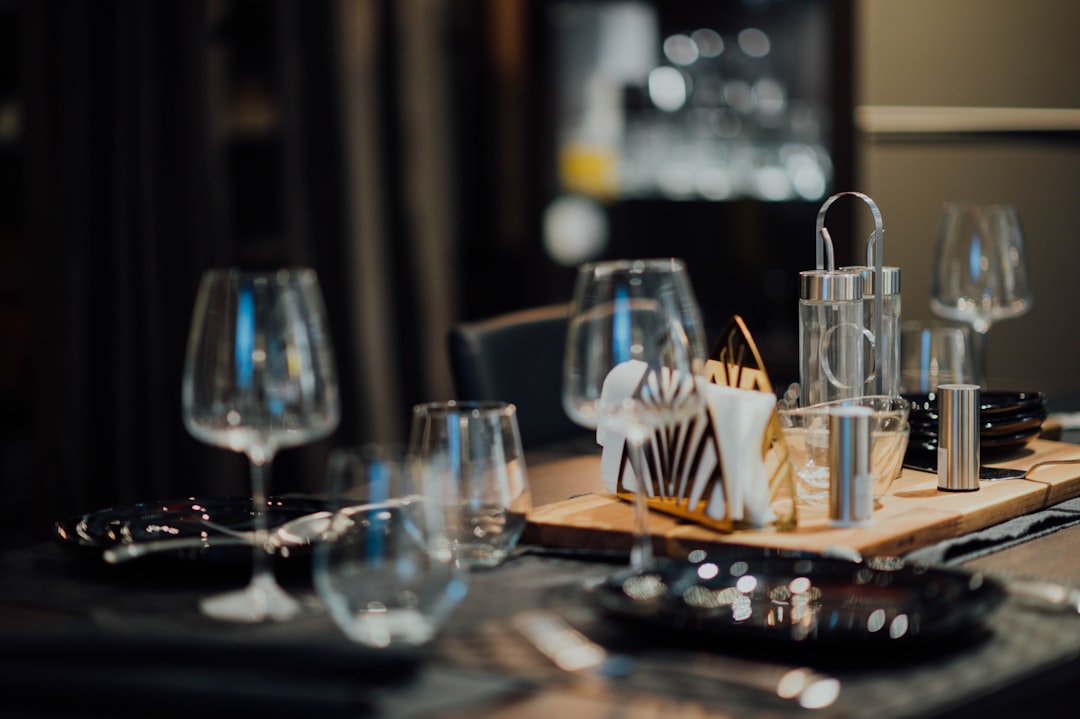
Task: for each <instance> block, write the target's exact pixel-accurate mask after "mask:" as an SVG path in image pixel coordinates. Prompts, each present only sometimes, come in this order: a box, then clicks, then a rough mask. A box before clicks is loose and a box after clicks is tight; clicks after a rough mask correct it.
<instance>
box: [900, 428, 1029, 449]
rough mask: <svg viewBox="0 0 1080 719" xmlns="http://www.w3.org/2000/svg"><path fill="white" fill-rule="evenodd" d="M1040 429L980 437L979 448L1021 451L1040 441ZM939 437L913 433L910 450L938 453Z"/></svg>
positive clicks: (981, 435)
mask: <svg viewBox="0 0 1080 719" xmlns="http://www.w3.org/2000/svg"><path fill="white" fill-rule="evenodd" d="M1040 431H1041V428H1040V427H1032V428H1029V429H1023V430H1019V431H1017V432H1014V433H1012V434H1004V435H990V436H988V435H983V434H980V435H979V447H980V448H981V449H983V450H994V451H1001V450H1006V449H1020V448H1021V447H1024V446H1026V445H1027V444H1029V443H1030V442H1032V441H1034V440H1036V439H1038V437H1039V432H1040ZM937 448H938V437H937V435H936V434H932V435H931V434H918V433H915V432H912V433H911V434H910V435H909V436H908V450H909V451H910V450H918V451H922V452H936V451H937Z"/></svg>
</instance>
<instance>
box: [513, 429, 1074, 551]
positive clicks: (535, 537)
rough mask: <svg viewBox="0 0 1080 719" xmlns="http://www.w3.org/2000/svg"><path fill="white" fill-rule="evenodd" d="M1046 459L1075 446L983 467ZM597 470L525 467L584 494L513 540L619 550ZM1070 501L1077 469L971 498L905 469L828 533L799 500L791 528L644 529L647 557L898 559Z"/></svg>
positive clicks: (668, 525)
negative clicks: (870, 514) (712, 552)
mask: <svg viewBox="0 0 1080 719" xmlns="http://www.w3.org/2000/svg"><path fill="white" fill-rule="evenodd" d="M1046 459H1080V445H1072V444H1065V443H1062V442H1054V441H1050V440H1044V439H1039V440H1035V441H1034V442H1033V443H1031V444H1030V445H1028V447H1026V448H1025V449H1024V450H1023V451H1022V452H1021V453H1018V454H1017V455H1016V456H1013V457H1011V458H1010V459H1009V460H1008V461H999V462H992V463H988V464H993V465H994V466H1007V467H1017V468H1026V467H1030V466H1031V465H1033V464H1035V463H1036V462H1040V461H1042V460H1046ZM599 473H600V458H599V456H596V457H577V458H573V459H570V460H559V461H555V462H552V463H549V464H544V465H542V466H539V467H536V468H535V470H534V468H533V467H530V468H529V475H530V483H531V484H533V485H534V486H536V487H537V488H539V484H540V483H542V482H544V481H545V479H548V478H550V481H552V482H558V483H559V484H560V485H562V486H564V487H572V486H576V487H579V488H581V489H583V490H584V491H586V492H588V493H587V494H582V495H580V496H576V497H571V498H569V499H562V500H558V501H554V502H552V503H550V504H545V505H540V506H537V507H536V508H535V509H534V510H533V511H532V512H530V514H529V524H528V527H527V528H526V531H525V536H524V539H523V541H526V542H529V543H532V544H538V545H541V546H548V547H561V548H587V549H620V550H624V549H629V547H630V543H631V532H632V527H633V507H632V506H631V505H630V503H628V502H625V501H623V500H620V499H617V498H616V497H615V496H614V495H612V494H609V493H607V492H604V491H603V490H602V489H601V488H600V487H601V485H600V481H599ZM575 478H576V481H575ZM590 489H592V490H593V491H589V490H590ZM1076 496H1080V464H1076V465H1060V466H1049V467H1044V468H1041V469H1039V470H1038V471H1036V472H1035V473H1034V474H1033V475H1032V477H1031V478H1029V479H1012V480H1003V481H997V482H982V483H981V484H980V489H979V490H978V491H974V492H943V491H940V490H938V488H937V475H936V474H931V473H928V472H919V471H915V470H908V469H905V470H904V472H903V473H902V474H901V476H900V477H898V478H897V479H896V481H895V482H893V484H892V487H891V488H890V489H889V491H888V493H887V494H886V495H885V497H884V498H883V499H882V501H881V504H880V506H879V507H878V509H877V510H875V512H874V518H873V521H872V523H871V524H870V525H869V526H866V527H857V528H842V529H838V528H833V527H831V526H830V525H829V523H828V515H827V511H826V509H825V508H824V507H809V506H806V505H803V504H800V505H799V526H798V528H797V529H795V530H794V531H791V532H778V531H773V530H762V531H760V532H756V531H750V532H739V533H735V534H723V533H720V532H716V531H714V530H710V529H708V528H706V527H703V526H700V525H696V524H689V523H685V522H680V521H678V520H676V519H674V518H672V517H670V516H666V515H663V514H660V513H657V512H651V513H650V532H651V534H652V537H653V545H654V549H655V551H656V553H657V554H659V555H666V556H681V555H685V553H686V552H687V551H689V550H690V549H694V548H704V549H708V548H710V547H713V546H716V545H721V544H746V545H753V546H764V547H775V548H780V549H801V550H807V551H812V552H820V551H824V550H826V549H828V548H831V547H844V548H850V549H854V550H856V551H858V552H860V553H861V554H863V555H866V556H872V555H882V554H895V555H899V554H905V553H907V552H910V551H913V550H915V549H919V548H921V547H924V546H927V545H930V544H933V543H935V542H938V541H941V540H944V539H949V538H952V537H957V536H960V535H963V534H967V533H969V532H973V531H976V530H979V529H983V528H985V527H989V526H991V525H993V524H997V523H999V522H1003V521H1005V520H1007V519H1011V518H1013V517H1018V516H1020V515H1022V514H1027V513H1029V512H1033V511H1036V510H1039V509H1043V508H1045V507H1048V506H1050V505H1053V504H1057V503H1058V502H1061V501H1064V500H1066V499H1071V498H1072V497H1076Z"/></svg>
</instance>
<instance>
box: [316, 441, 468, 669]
mask: <svg viewBox="0 0 1080 719" xmlns="http://www.w3.org/2000/svg"><path fill="white" fill-rule="evenodd" d="M327 475H328V476H327V484H328V495H329V501H330V502H331V503H332V506H333V507H334V509H333V514H332V517H331V520H330V530H329V532H328V533H327V539H326V540H325V541H323V542H320V543H319V544H317V545H316V547H315V551H314V556H313V558H312V579H313V583H314V585H315V589H316V591H317V592H318V594H319V597H320V598H321V599H322V602H323V604H324V605H326V608H327V610H328V612H329V614H330V616H331V617H332V618H333V620H334V621H335V623H337V625H338V626H339V627H340V628H341V630H342V631H343V632H344V633H345V634H346V636H348V637H349V638H350V639H352V640H353V641H356V642H358V643H360V644H363V645H365V646H369V647H376V648H387V647H409V646H417V645H420V644H424V643H426V642H428V641H429V640H431V639H432V638H433V637H434V636H435V634H436V633H437V632H438V630H439V628H440V627H441V626H442V625H443V624H444V623H445V621H446V619H447V618H448V617H449V616H450V614H452V613H453V611H454V609H456V608H457V606H458V605H459V604H460V603H461V601H462V600H463V599H464V598H465V595H466V593H467V591H468V572H467V571H465V570H464V569H462V568H461V566H460V565H459V564H458V563H457V561H456V559H455V557H454V553H453V549H452V547H451V546H450V541H449V538H448V536H447V533H446V521H445V518H446V511H447V506H446V505H445V503H444V502H443V501H442V492H441V488H438V489H433V487H432V485H431V482H432V481H433V477H432V476H431V475H429V474H428V473H426V472H425V470H424V467H423V464H422V463H421V462H420V461H418V460H417V459H416V458H414V457H411V456H410V455H408V453H407V452H405V451H404V450H402V449H400V448H392V449H388V448H381V447H378V446H376V445H368V446H365V447H359V448H346V449H339V450H336V451H335V452H334V453H332V454H331V456H330V459H329V462H328V465H327Z"/></svg>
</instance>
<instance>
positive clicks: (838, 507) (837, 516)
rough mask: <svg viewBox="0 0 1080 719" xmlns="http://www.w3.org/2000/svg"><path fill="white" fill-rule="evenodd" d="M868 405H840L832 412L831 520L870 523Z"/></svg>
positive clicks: (842, 524) (846, 523)
mask: <svg viewBox="0 0 1080 719" xmlns="http://www.w3.org/2000/svg"><path fill="white" fill-rule="evenodd" d="M872 416H873V411H872V410H871V409H870V408H869V407H858V406H856V407H838V408H837V409H835V410H833V411H832V412H831V413H830V414H829V523H830V524H831V525H833V526H834V527H858V526H862V525H865V524H867V523H868V522H869V521H870V519H871V517H872V515H873V512H874V486H873V478H872V477H871V476H870V419H871V417H872Z"/></svg>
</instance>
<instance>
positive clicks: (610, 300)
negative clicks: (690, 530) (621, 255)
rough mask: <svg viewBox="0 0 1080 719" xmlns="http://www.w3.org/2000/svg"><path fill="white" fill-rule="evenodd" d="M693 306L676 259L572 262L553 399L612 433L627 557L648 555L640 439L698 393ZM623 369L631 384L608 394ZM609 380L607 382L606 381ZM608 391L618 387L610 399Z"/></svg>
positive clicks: (698, 402)
mask: <svg viewBox="0 0 1080 719" xmlns="http://www.w3.org/2000/svg"><path fill="white" fill-rule="evenodd" d="M704 334H705V333H704V328H703V325H702V321H701V316H700V311H699V309H698V305H697V301H696V299H695V297H694V292H693V289H692V287H691V284H690V277H689V274H688V273H687V270H686V266H685V264H684V263H683V261H682V260H679V259H675V258H669V259H646V260H614V261H607V262H597V263H588V264H584V265H581V266H580V267H579V268H578V273H577V281H576V284H575V287H574V295H573V300H572V302H571V306H570V318H569V327H568V330H567V338H566V355H565V359H564V364H563V392H562V399H563V408H564V409H565V411H566V413H567V414H568V415H569V416H570V418H571V419H572V420H573V421H575V422H576V423H577V424H579V425H582V426H583V427H586V428H588V429H596V430H598V435H601V436H602V435H604V434H609V435H612V434H621V435H622V436H623V437H624V438H625V440H626V446H627V450H628V459H629V461H630V467H631V469H632V470H633V473H634V477H635V482H636V485H637V486H636V487H635V488H634V489H635V491H634V498H635V501H634V504H635V529H634V543H633V547H632V549H631V553H630V564H631V568H632V569H634V570H638V571H641V570H644V569H645V568H647V567H648V566H649V565H650V564H651V563H652V544H651V539H650V537H649V530H648V509H647V506H646V501H647V500H646V494H647V488H646V487H645V486H644V483H643V482H641V477H643V476H645V475H644V474H643V469H644V467H645V459H644V443H645V442H646V440H647V437H648V436H649V434H650V433H651V432H652V431H653V430H655V429H656V428H657V427H660V426H664V425H667V424H670V423H674V422H677V421H681V420H684V419H687V418H689V417H691V416H693V415H695V414H696V413H697V412H698V411H700V409H701V408H702V407H703V404H704V400H703V398H702V397H701V394H700V393H699V392H698V390H697V384H696V382H697V376H698V374H699V373H700V371H701V369H702V367H703V366H704V361H705V336H704ZM626 378H629V381H630V383H631V384H632V385H633V386H634V388H635V389H634V391H632V392H622V393H613V392H612V385H613V384H614V383H618V382H620V381H621V380H624V379H626ZM609 380H610V381H609ZM613 396H621V398H620V399H619V400H618V401H612V397H613Z"/></svg>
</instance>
